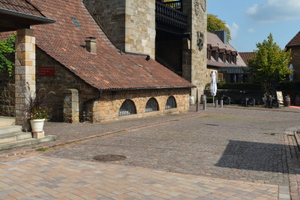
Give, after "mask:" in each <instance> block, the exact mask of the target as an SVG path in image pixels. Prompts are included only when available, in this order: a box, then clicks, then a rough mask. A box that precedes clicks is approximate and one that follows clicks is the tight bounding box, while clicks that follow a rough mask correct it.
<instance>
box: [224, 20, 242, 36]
mask: <svg viewBox="0 0 300 200" xmlns="http://www.w3.org/2000/svg"><path fill="white" fill-rule="evenodd" d="M226 26H227V27H228V28H229V29H230V36H231V39H232V40H233V39H235V38H236V36H237V32H238V30H239V29H240V27H239V26H238V25H237V24H236V23H234V22H233V24H232V26H229V25H228V24H226Z"/></svg>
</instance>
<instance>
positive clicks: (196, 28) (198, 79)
mask: <svg viewBox="0 0 300 200" xmlns="http://www.w3.org/2000/svg"><path fill="white" fill-rule="evenodd" d="M206 8H207V6H206V0H185V1H183V12H184V13H185V14H186V15H187V16H188V31H187V32H190V33H191V47H190V48H191V49H190V51H187V50H186V51H184V52H183V53H184V54H183V58H186V59H188V58H189V57H190V59H191V61H190V62H191V64H190V65H188V64H186V63H188V61H186V60H185V59H183V74H187V78H190V79H191V80H188V79H187V78H186V79H187V80H188V81H190V82H191V83H192V84H194V85H196V86H197V87H198V91H199V92H198V95H199V97H200V95H201V94H203V92H204V88H205V85H206V74H207V66H206V65H207V64H206V56H207V55H206V54H207V53H206V51H207V12H206ZM200 33H201V36H203V38H202V39H203V40H202V42H203V48H202V50H199V47H198V43H199V40H198V39H199V36H200ZM188 53H189V54H190V56H189V55H188ZM184 70H186V72H185V71H184ZM189 71H190V74H191V77H189V76H188V74H189ZM184 78H185V77H184ZM191 95H192V96H194V99H196V90H192V91H191Z"/></svg>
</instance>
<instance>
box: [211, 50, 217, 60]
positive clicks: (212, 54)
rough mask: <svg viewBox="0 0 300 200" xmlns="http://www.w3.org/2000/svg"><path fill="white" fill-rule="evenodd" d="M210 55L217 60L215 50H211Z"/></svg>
mask: <svg viewBox="0 0 300 200" xmlns="http://www.w3.org/2000/svg"><path fill="white" fill-rule="evenodd" d="M211 56H212V57H213V58H214V59H215V60H217V52H216V51H213V52H211Z"/></svg>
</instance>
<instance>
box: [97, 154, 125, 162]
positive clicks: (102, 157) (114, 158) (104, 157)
mask: <svg viewBox="0 0 300 200" xmlns="http://www.w3.org/2000/svg"><path fill="white" fill-rule="evenodd" d="M93 159H94V160H97V161H101V162H106V161H121V160H125V159H126V156H122V155H112V154H110V155H98V156H94V157H93Z"/></svg>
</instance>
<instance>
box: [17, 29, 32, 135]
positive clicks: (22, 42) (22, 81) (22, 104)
mask: <svg viewBox="0 0 300 200" xmlns="http://www.w3.org/2000/svg"><path fill="white" fill-rule="evenodd" d="M35 55H36V48H35V37H34V36H33V30H31V29H18V30H17V36H16V40H15V113H16V116H15V117H16V125H22V126H23V129H25V130H26V129H27V130H28V128H29V123H27V121H26V117H27V116H26V111H27V110H26V108H27V107H28V99H29V97H30V96H33V95H34V93H35V89H36V85H35V81H36V77H35V66H36V62H35Z"/></svg>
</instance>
